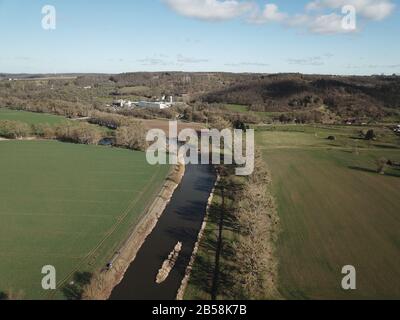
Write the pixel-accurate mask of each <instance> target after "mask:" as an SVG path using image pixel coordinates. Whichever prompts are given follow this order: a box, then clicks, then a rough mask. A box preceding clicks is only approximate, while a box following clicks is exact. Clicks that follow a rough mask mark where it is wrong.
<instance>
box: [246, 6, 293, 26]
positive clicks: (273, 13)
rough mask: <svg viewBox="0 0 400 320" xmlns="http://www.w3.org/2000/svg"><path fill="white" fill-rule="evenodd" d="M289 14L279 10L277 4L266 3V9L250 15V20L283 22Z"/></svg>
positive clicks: (255, 21)
mask: <svg viewBox="0 0 400 320" xmlns="http://www.w3.org/2000/svg"><path fill="white" fill-rule="evenodd" d="M287 17H288V15H287V14H286V13H282V12H280V11H279V8H278V6H277V5H276V4H266V5H265V8H264V11H263V12H259V10H256V11H254V12H253V15H252V16H251V17H250V19H249V21H250V22H252V23H266V22H270V21H271V22H281V21H284V20H285V19H287Z"/></svg>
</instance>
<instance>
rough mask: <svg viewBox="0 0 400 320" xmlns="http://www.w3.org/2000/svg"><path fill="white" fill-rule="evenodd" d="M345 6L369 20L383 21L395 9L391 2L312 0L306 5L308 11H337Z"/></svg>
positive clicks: (385, 0) (383, 0)
mask: <svg viewBox="0 0 400 320" xmlns="http://www.w3.org/2000/svg"><path fill="white" fill-rule="evenodd" d="M345 5H351V6H354V7H355V8H356V11H357V13H358V14H359V15H360V16H362V17H364V18H366V19H371V20H378V21H379V20H383V19H385V18H387V17H388V16H389V15H391V14H392V13H393V11H394V9H395V4H394V3H393V2H392V0H314V1H312V2H310V3H308V4H307V6H306V8H307V10H308V11H315V10H325V9H339V8H342V7H343V6H345Z"/></svg>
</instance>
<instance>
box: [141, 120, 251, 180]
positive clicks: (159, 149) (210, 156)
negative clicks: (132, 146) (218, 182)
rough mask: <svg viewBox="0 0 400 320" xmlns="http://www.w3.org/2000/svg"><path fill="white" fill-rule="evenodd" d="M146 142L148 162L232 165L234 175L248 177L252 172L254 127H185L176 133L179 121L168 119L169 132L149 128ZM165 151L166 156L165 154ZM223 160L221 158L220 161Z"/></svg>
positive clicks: (154, 163) (153, 163)
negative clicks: (147, 145)
mask: <svg viewBox="0 0 400 320" xmlns="http://www.w3.org/2000/svg"><path fill="white" fill-rule="evenodd" d="M146 141H147V142H151V143H152V144H151V145H150V147H149V148H148V149H147V152H146V158H147V161H148V163H149V164H152V165H156V164H171V165H177V164H179V163H182V164H214V165H219V164H225V165H232V164H235V165H237V166H238V167H237V168H236V175H238V176H248V175H251V174H252V173H253V171H254V159H255V156H254V152H255V142H254V130H252V129H248V130H246V131H244V130H238V129H235V130H232V129H224V130H222V131H219V130H216V129H213V130H208V129H203V130H200V132H197V131H196V130H194V129H184V130H181V131H180V132H179V133H178V122H177V121H170V122H169V135H168V136H167V134H166V132H165V131H164V130H162V129H152V130H150V131H149V132H148V133H147V136H146ZM167 152H168V156H167ZM222 159H223V161H222Z"/></svg>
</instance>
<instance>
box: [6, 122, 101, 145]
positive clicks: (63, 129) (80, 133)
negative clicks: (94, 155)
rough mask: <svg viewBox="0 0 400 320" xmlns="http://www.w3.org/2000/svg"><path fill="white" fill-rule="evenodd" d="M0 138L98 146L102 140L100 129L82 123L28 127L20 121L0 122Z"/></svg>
mask: <svg viewBox="0 0 400 320" xmlns="http://www.w3.org/2000/svg"><path fill="white" fill-rule="evenodd" d="M0 136H1V137H4V138H7V139H22V138H25V137H37V138H41V139H57V140H60V141H66V142H73V143H79V144H98V143H99V141H100V140H101V139H102V138H103V132H102V131H101V130H100V128H98V127H96V126H93V125H90V124H88V123H84V122H74V123H71V122H65V123H62V124H59V125H57V126H51V125H49V124H35V125H29V124H27V123H24V122H21V121H9V120H4V121H0Z"/></svg>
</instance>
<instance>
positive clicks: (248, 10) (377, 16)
mask: <svg viewBox="0 0 400 320" xmlns="http://www.w3.org/2000/svg"><path fill="white" fill-rule="evenodd" d="M162 1H164V2H165V3H166V4H167V5H168V6H169V7H170V8H171V9H173V10H174V11H175V12H177V13H178V14H180V15H183V16H186V17H192V18H197V19H203V20H230V19H234V18H238V17H244V18H246V20H247V21H248V22H250V23H256V24H264V23H269V22H275V23H280V24H282V25H284V26H286V27H292V28H302V29H305V30H308V31H309V32H312V33H319V34H335V33H350V32H356V31H358V30H357V29H352V30H348V29H345V28H344V27H343V24H342V20H343V15H341V14H342V12H341V8H342V7H343V6H346V5H352V6H354V7H355V9H356V13H357V16H360V17H361V18H363V19H364V20H376V21H380V20H383V19H385V18H387V17H388V16H389V15H390V14H392V13H393V11H394V9H395V5H394V3H393V0H310V2H309V3H308V4H307V5H306V10H305V12H302V13H295V14H288V13H285V12H283V11H281V10H280V9H279V7H278V6H277V5H276V4H273V3H267V4H266V5H265V6H264V8H263V9H262V8H260V6H259V5H258V4H257V3H256V2H255V0H248V1H246V0H225V1H222V0H162Z"/></svg>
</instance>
